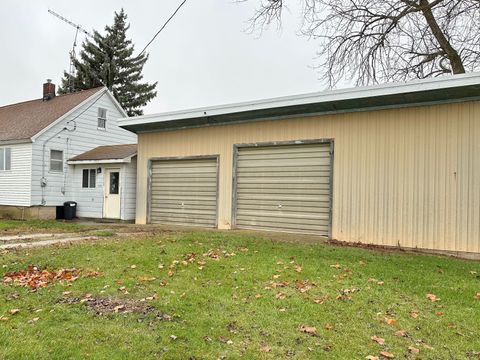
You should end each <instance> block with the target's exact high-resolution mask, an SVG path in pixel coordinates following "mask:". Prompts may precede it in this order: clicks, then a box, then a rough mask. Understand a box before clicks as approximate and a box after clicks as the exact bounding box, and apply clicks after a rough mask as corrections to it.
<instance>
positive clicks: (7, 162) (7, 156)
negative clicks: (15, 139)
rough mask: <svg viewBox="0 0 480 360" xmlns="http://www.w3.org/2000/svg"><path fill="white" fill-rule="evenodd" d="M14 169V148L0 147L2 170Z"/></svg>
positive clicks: (0, 169)
mask: <svg viewBox="0 0 480 360" xmlns="http://www.w3.org/2000/svg"><path fill="white" fill-rule="evenodd" d="M11 169H12V149H11V148H0V171H5V170H11Z"/></svg>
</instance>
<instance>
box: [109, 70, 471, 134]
mask: <svg viewBox="0 0 480 360" xmlns="http://www.w3.org/2000/svg"><path fill="white" fill-rule="evenodd" d="M479 84H480V72H476V73H469V74H459V75H452V76H445V77H440V78H433V79H427V80H425V79H422V80H414V81H409V82H404V83H389V84H382V85H373V86H364V87H356V88H348V89H340V90H329V91H323V92H315V93H309V94H302V95H294V96H285V97H278V98H272V99H265V100H256V101H248V102H241V103H236V104H226V105H219V106H210V107H203V108H197V109H188V110H181V111H172V112H165V113H157V114H151V115H143V116H136V117H130V118H122V119H118V120H117V121H118V124H119V125H120V126H129V125H143V124H149V123H160V122H167V121H175V120H183V119H189V118H201V117H207V116H215V115H225V114H233V113H241V112H245V111H255V110H264V109H271V108H281V107H287V106H297V105H306V104H315V103H323V102H335V101H343V100H353V99H362V98H370V97H380V96H387V95H396V94H404V93H414V92H421V91H428V90H439V89H448V88H455V87H460V86H468V85H479Z"/></svg>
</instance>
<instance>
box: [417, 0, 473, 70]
mask: <svg viewBox="0 0 480 360" xmlns="http://www.w3.org/2000/svg"><path fill="white" fill-rule="evenodd" d="M420 7H421V10H422V13H423V16H424V17H425V19H426V20H427V24H428V26H429V27H430V30H432V33H433V36H435V39H437V41H438V43H439V45H440V47H441V48H442V50H443V51H445V53H446V54H447V56H448V59H449V60H450V65H451V66H452V72H453V73H454V74H463V73H465V68H464V66H463V62H462V58H461V57H460V56H459V55H458V53H457V51H456V50H455V49H454V48H453V46H452V45H451V44H450V42H449V41H448V39H447V38H446V37H445V34H444V33H443V31H442V29H440V26H438V23H437V20H436V19H435V16H433V12H432V8H431V6H430V3H429V2H428V0H420Z"/></svg>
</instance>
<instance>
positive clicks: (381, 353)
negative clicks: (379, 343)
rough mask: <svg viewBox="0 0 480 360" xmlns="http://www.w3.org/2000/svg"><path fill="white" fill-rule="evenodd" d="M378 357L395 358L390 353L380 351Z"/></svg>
mask: <svg viewBox="0 0 480 360" xmlns="http://www.w3.org/2000/svg"><path fill="white" fill-rule="evenodd" d="M380 355H382V356H383V357H384V358H387V359H394V358H395V355H393V354H392V353H391V352H388V351H380Z"/></svg>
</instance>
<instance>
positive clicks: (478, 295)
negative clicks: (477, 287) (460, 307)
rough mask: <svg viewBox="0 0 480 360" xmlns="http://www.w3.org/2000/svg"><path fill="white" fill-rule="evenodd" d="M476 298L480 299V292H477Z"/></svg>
mask: <svg viewBox="0 0 480 360" xmlns="http://www.w3.org/2000/svg"><path fill="white" fill-rule="evenodd" d="M475 299H477V300H480V292H477V293H476V294H475Z"/></svg>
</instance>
